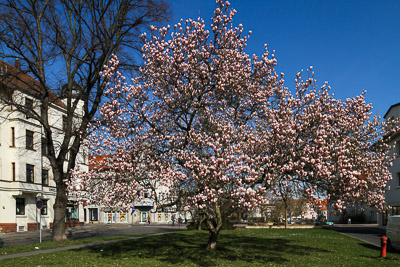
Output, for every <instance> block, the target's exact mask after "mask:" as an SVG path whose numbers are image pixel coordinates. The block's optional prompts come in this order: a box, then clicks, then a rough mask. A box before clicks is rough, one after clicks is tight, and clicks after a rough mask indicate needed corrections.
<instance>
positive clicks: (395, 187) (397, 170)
mask: <svg viewBox="0 0 400 267" xmlns="http://www.w3.org/2000/svg"><path fill="white" fill-rule="evenodd" d="M384 118H385V119H386V120H387V119H389V118H400V103H397V104H394V105H392V106H391V107H390V108H389V110H388V111H387V112H386V114H385V116H384ZM389 144H390V145H392V147H393V148H392V150H391V151H390V152H389V153H390V155H395V159H394V161H393V166H392V167H390V169H389V170H390V172H391V173H392V180H390V181H389V182H388V184H387V186H388V187H389V186H390V190H387V191H386V196H385V197H386V203H387V204H388V205H389V206H391V207H392V208H391V209H390V210H389V211H388V212H386V213H383V214H379V216H378V223H379V226H386V223H387V216H390V215H400V132H397V133H396V134H395V135H394V136H393V138H392V140H391V141H390V143H389Z"/></svg>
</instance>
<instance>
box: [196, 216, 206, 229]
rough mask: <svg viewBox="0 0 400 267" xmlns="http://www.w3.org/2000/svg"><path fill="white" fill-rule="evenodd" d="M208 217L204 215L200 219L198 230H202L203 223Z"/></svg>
mask: <svg viewBox="0 0 400 267" xmlns="http://www.w3.org/2000/svg"><path fill="white" fill-rule="evenodd" d="M206 219H207V218H206V217H202V218H201V219H200V220H199V224H198V225H197V230H201V225H202V224H203V222H204V221H205V220H206Z"/></svg>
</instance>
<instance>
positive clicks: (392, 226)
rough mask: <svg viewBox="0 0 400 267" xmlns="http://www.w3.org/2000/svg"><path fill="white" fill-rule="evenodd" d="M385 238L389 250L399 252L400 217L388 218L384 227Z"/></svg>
mask: <svg viewBox="0 0 400 267" xmlns="http://www.w3.org/2000/svg"><path fill="white" fill-rule="evenodd" d="M386 237H387V238H388V247H389V250H390V249H392V248H394V249H397V250H400V216H399V215H397V216H389V218H388V222H387V226H386Z"/></svg>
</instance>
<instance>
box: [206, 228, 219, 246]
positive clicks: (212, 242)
mask: <svg viewBox="0 0 400 267" xmlns="http://www.w3.org/2000/svg"><path fill="white" fill-rule="evenodd" d="M218 235H219V231H211V230H210V235H209V237H208V243H207V249H208V250H215V248H216V246H217V240H218Z"/></svg>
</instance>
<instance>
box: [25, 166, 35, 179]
mask: <svg viewBox="0 0 400 267" xmlns="http://www.w3.org/2000/svg"><path fill="white" fill-rule="evenodd" d="M26 182H28V183H34V182H35V166H33V165H30V164H26Z"/></svg>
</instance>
